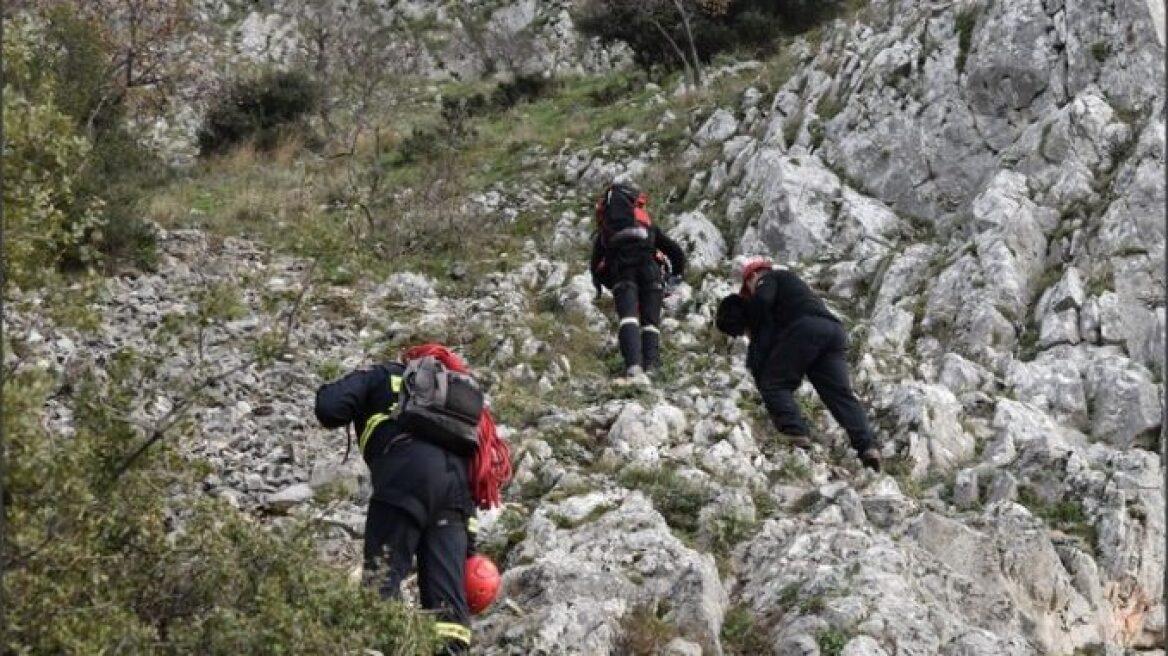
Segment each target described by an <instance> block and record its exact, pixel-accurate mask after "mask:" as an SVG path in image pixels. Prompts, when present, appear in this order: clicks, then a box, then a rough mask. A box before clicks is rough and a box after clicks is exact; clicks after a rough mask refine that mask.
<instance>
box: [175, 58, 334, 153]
mask: <svg viewBox="0 0 1168 656" xmlns="http://www.w3.org/2000/svg"><path fill="white" fill-rule="evenodd" d="M320 99H321V92H320V88H319V87H318V86H317V84H316V82H314V81H313V80H312V78H310V77H309V76H308V74H307V73H305V72H303V71H298V70H292V71H277V72H267V73H264V74H263V75H260V76H259V77H257V78H253V79H246V80H240V81H238V82H236V83H235V84H233V85H231V86H229V87H228V88H227V89H226V91H225V92H224V93H223V94H222V95H221V96H220V97H219V98H218V99H216V100H215V101H214V102H213V103H212V105H211V108H210V109H208V110H207V115H206V116H205V117H204V118H203V125H202V127H201V128H200V129H199V135H198V138H199V148H200V149H201V151H202V153H203V154H204V155H208V154H213V153H222V152H224V151H226V150H227V149H229V148H231V147H232V146H235V145H238V144H241V143H244V142H245V141H248V140H252V141H254V142H255V145H256V147H257V148H259V149H260V150H271V149H272V148H274V147H275V146H276V145H277V144H278V143H279V142H280V139H281V137H283V136H285V135H287V134H289V133H290V132H291V129H292V126H295V125H297V124H299V123H300V122H301V119H303V117H304V116H305V115H307V114H309V113H311V112H312V111H314V110H315V109H316V108H317V107H318V106H319V104H320Z"/></svg>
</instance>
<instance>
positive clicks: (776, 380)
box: [716, 259, 881, 471]
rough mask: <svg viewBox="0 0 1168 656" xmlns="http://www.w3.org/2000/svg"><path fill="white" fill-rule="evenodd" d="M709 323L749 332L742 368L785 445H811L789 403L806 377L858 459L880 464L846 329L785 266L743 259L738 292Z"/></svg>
mask: <svg viewBox="0 0 1168 656" xmlns="http://www.w3.org/2000/svg"><path fill="white" fill-rule="evenodd" d="M716 324H717V326H718V328H719V329H720V330H722V332H725V333H728V334H731V335H734V336H738V335H741V334H743V333H744V332H745V333H747V334H749V335H750V346H749V348H748V350H747V355H746V368H747V369H748V370H749V371H750V373H751V375H752V376H753V377H754V381H755V385H756V386H757V387H758V391H759V394H760V395H761V396H762V399H763V403H764V405H765V406H766V409H767V413H768V414H769V415H770V418H771V421H772V423H774V425H775V427H776V428H777V429H778V430H779V432H780V433H782V434H783V435H784V436H786V438H787V440H788V441H789V442H790V443H791V444H793V445H795V446H798V447H801V448H806V447H808V446H810V444H811V442H810V440H809V439H808V430H807V424H806V422H804V420H803V416H802V414H801V413H800V412H799V405H798V404H797V403H796V402H795V390H797V389H798V388H799V385H800V384H802V382H803V377H804V376H806V377H807V378H808V380H810V381H811V384H812V385H813V386H814V387H815V391H816V393H817V394H818V395H819V398H820V400H821V401H823V404H824V405H825V406H827V409H828V410H829V411H830V412H831V414H832V416H833V417H835V420H836V421H837V422H839V424H840V426H842V427H843V429H844V430H845V431H847V433H848V438H849V440H850V441H851V444H852V448H854V449H855V450H856V453H857V454H859V456H860V460H861V461H862V462H863V463H864V465H865V466H867V467H869V468H871V469H874V470H876V471H879V470H880V466H881V454H880V450H879V448H877V446H876V441H875V437H874V435H873V433H872V429H871V428H870V427H869V424H868V418H867V416H866V415H865V412H864V408H863V406H862V405H861V404H860V401H859V399H858V398H856V394H855V392H854V391H853V390H852V386H851V382H850V381H849V378H848V362H847V335H846V333H845V332H844V329H843V326H842V324H841V323H840V320H839V318H838V317H836V316H835V315H834V314H833V313H832V312H831V311H830V310H828V308H827V306H826V305H825V304H824V303H823V301H822V300H821V299H820V298H819V297H818V296H817V295H816V294H815V292H814V291H812V290H811V288H810V287H808V286H807V283H806V282H804V281H803V280H802V279H800V278H799V276H797V275H795V273H794V272H792V271H788V270H786V269H775V268H774V267H773V266H772V264H771V262H770V261H769V260H766V259H759V260H755V261H753V262H750V263H748V264H747V265H746V266H745V267H744V268H743V271H742V289H741V291H739V293H738V294H731V295H730V296H728V297H726V298H724V299H723V300H722V302H721V304H720V305H719V308H718V314H717V317H716Z"/></svg>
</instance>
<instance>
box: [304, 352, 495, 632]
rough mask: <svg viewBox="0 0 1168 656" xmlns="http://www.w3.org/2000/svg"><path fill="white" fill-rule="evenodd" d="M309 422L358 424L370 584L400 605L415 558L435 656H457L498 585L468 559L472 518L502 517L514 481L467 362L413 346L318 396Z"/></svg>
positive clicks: (476, 559)
mask: <svg viewBox="0 0 1168 656" xmlns="http://www.w3.org/2000/svg"><path fill="white" fill-rule="evenodd" d="M316 417H317V419H318V420H319V421H320V423H321V424H322V425H324V426H325V427H326V428H340V427H342V426H347V425H349V424H350V423H352V424H354V427H355V429H356V434H357V435H358V436H359V439H358V445H359V447H360V450H361V455H362V457H363V458H364V460H365V462H366V464H368V466H369V471H370V475H371V478H372V482H373V495H372V497H371V498H370V500H369V508H368V514H367V517H366V521H365V548H364V554H365V563H364V580H365V582H366V584H368V585H376V586H377V587H378V590H379V592H380V594H381V596H382V598H386V599H396V598H399V597H400V595H401V583H402V580H403V579H405V577H406V576H407V574H409V572H410V569H411V566H412V564H413V561H414V558H415V557H416V558H417V563H418V588H419V591H420V593H421V603H422V606H423V608H426V609H427V610H431V611H433V612H434V613H435V615H436V619H437V621H436V623H435V627H436V630H437V632H438V637H439V639H440V640H441V642H442V645H443V646H442V650H441V651H440V652H439V653H441V654H460V653H465V652H466V651H467V650H468V649H469V646H470V638H471V632H470V616H471V613H473V612H479V611H481V610H482V609H483V608H485V607H486V606H487V605H489V603H490V601H491V600H493V599H494V595H495V593H497V591H498V586H499V579H498V571H497V570H496V569H495V568H494V565H493V564H491V563H490V562H489V560H487V559H485V557H483V556H479V555H477V554H475V544H474V529H475V518H474V514H475V508H476V507H478V508H484V509H486V508H490V507H493V506H498V505H499V503H500V497H499V489H500V487H501V486H503V485H505V484H506V482H507V481H508V480H509V479H510V477H511V459H510V453H509V449H508V447H507V444H506V442H504V441H503V440H501V439H500V438H499V437H498V435H497V434H496V432H495V423H494V420H493V418H492V417H491V413H490V411H489V409H488V408H487V406H486V405H485V402H484V397H483V393H482V391H481V390H480V389H479V386H478V384H477V383H476V381H475V380H474V378H472V377H471V376H470V375H469V373H468V371H467V366H466V363H465V362H463V361H462V359H461V358H459V357H458V356H457V355H455V354H454V353H453V352H451V351H450V350H448V349H447V348H446V347H444V346H442V345H440V344H425V345H421V346H415V347H413V348H410V349H407V350H406V351H405V352H404V354H403V355H402V358H401V361H400V362H391V363H386V364H382V365H378V366H374V367H371V368H368V369H360V370H357V371H354V372H352V373H350V374H348V375H347V376H345V377H344V378H342V379H340V380H338V381H335V382H332V383H329V384H326V385H324V386H322V387H321V388H320V389H319V390H318V391H317V394H316ZM484 560H486V561H487V563H486V564H483V562H482V561H484ZM468 562H470V563H471V567H470V569H469V570H468V568H467V563H468ZM468 589H469V590H470V593H471V600H470V601H471V604H470V605H469V606H468V598H467V591H468Z"/></svg>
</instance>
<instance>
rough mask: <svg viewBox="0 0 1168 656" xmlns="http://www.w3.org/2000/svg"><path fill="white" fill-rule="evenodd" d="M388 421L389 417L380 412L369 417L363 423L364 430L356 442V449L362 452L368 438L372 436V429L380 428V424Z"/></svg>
mask: <svg viewBox="0 0 1168 656" xmlns="http://www.w3.org/2000/svg"><path fill="white" fill-rule="evenodd" d="M388 419H389V415H387V414H383V413H380V412H379V413H377V414H375V415H373V416H372V417H370V418H369V421H367V422H365V430H363V431H361V439H359V440H357V448H358V449H360V450H362V451H364V450H365V445H366V444H367V443H368V442H369V438H370V437H372V436H373V431H374V429H376V428H377V427H378V426H380V425H381V422H383V421H387V420H388Z"/></svg>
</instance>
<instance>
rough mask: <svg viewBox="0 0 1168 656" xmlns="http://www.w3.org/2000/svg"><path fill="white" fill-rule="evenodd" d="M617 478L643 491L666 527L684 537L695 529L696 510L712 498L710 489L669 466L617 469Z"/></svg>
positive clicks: (620, 481)
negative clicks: (618, 470)
mask: <svg viewBox="0 0 1168 656" xmlns="http://www.w3.org/2000/svg"><path fill="white" fill-rule="evenodd" d="M617 481H618V482H619V483H620V484H621V485H623V486H624V487H627V488H629V489H634V490H641V491H642V492H644V493H645V494H647V495H648V496H649V498H651V499H652V500H653V506H654V507H655V508H656V509H657V511H658V512H660V513H661V515H662V516H663V517H664V518H665V522H666V523H667V524H669V526H670V528H672V529H674V530H675V531H678V532H679V533H681V534H682V535H683V536H685V537H687V538H692V537H693V536H694V535H695V534H696V533H697V530H698V513H699V512H701V509H702V508H704V507H705V505H706V504H708V503H710V502H711V501H712V500H713V490H711V489H710V488H707V487H706V486H704V485H701V484H700V483H694V482H692V481H689V480H687V479H685V478H682V477H681V476H679V475H678V474H677V472H676V471H675V470H673V469H669V468H661V469H641V468H629V469H625V470H624V471H622V472H621V473H620V475H619V476H618V477H617Z"/></svg>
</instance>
